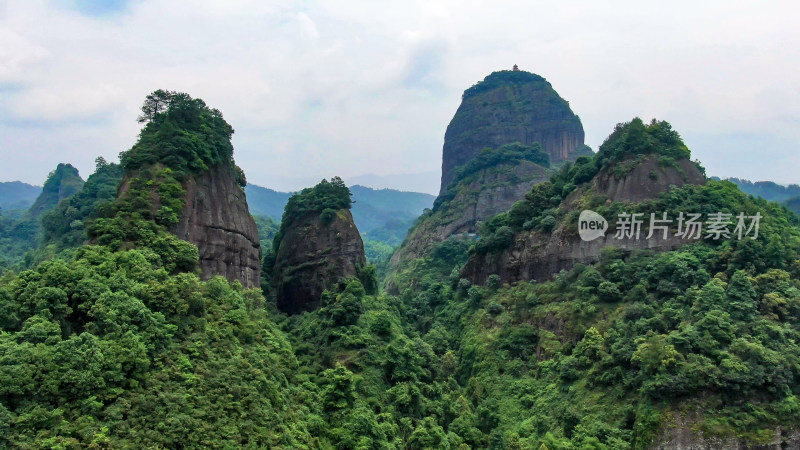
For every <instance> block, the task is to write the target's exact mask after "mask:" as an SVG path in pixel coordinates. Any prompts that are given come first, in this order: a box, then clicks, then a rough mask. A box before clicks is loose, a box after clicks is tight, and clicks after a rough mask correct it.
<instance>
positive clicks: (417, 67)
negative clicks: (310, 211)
mask: <svg viewBox="0 0 800 450" xmlns="http://www.w3.org/2000/svg"><path fill="white" fill-rule="evenodd" d="M789 9H790V7H787V6H782V5H777V4H764V3H760V4H753V3H752V2H747V1H744V0H742V1H732V2H730V1H729V2H701V3H697V2H688V1H678V2H673V3H671V4H670V5H669V6H668V7H666V6H664V5H655V4H646V3H642V2H635V1H626V2H618V3H616V4H615V7H614V8H610V7H608V5H607V4H601V3H598V2H590V1H581V2H558V3H548V4H541V3H530V2H510V3H506V2H503V3H497V2H494V3H487V2H481V1H472V2H466V3H465V2H455V1H445V2H427V1H422V0H412V1H409V2H402V3H397V2H394V3H378V2H371V1H366V0H364V1H346V2H342V1H337V2H331V1H322V2H310V3H303V4H302V5H300V6H298V4H296V3H295V2H288V1H280V2H263V1H257V0H246V1H230V2H219V1H213V0H202V1H201V0H191V1H190V0H181V1H176V2H160V1H156V0H140V1H133V2H131V3H129V4H128V5H127V7H125V8H122V9H121V10H120V11H119V12H117V13H115V14H113V15H110V16H107V17H106V16H103V17H88V16H85V15H82V14H81V13H80V12H79V11H75V10H69V9H65V8H64V7H59V8H56V7H54V4H53V3H48V2H44V1H38V0H31V1H26V2H9V3H6V4H4V5H3V6H2V9H1V10H0V99H2V102H0V136H2V137H0V152H2V153H3V156H7V155H6V153H8V154H11V153H13V154H14V157H13V158H7V160H8V161H9V162H8V163H6V164H4V165H2V166H0V180H6V179H17V178H21V179H23V180H24V181H28V182H36V183H41V181H42V180H43V178H44V177H45V176H46V174H47V172H49V171H50V170H52V168H53V167H55V165H56V164H57V163H58V162H60V161H69V162H73V163H75V164H77V165H78V167H80V168H81V170H82V172H83V174H84V175H88V172H89V171H90V170H91V167H92V164H93V163H92V161H93V159H94V157H95V156H97V155H103V156H104V157H106V158H108V159H114V158H115V156H116V154H117V153H118V152H119V151H120V150H125V149H127V148H128V147H130V145H132V144H133V142H134V141H135V138H136V133H137V124H136V122H135V118H136V116H137V114H138V107H139V105H140V104H141V101H142V99H143V98H144V96H145V95H146V94H147V93H148V92H150V91H152V90H154V89H158V88H166V89H173V90H182V91H186V92H189V93H190V94H191V95H193V96H196V97H200V98H203V99H204V100H205V101H206V102H207V103H208V104H209V105H211V106H213V107H216V108H219V109H220V110H221V111H222V112H223V113H224V114H225V117H226V119H227V120H228V121H229V122H230V123H231V124H232V125H233V127H234V128H235V129H236V134H235V135H234V145H235V147H236V158H237V161H238V162H239V164H240V165H242V166H243V167H244V168H245V170H246V171H247V174H248V179H249V180H251V181H252V182H255V183H258V184H262V185H266V186H269V187H274V188H278V189H297V188H300V187H302V185H301V184H298V183H302V182H305V181H298V180H308V179H311V180H316V179H318V178H321V177H322V176H326V177H329V176H332V175H335V174H338V175H342V176H346V177H347V176H351V177H352V176H355V175H359V174H363V173H376V174H390V173H413V172H427V171H430V170H438V169H439V167H440V165H441V146H442V142H443V136H444V131H445V128H446V126H447V124H448V123H449V121H450V119H451V118H452V115H453V114H454V112H455V110H456V108H457V107H458V104H459V102H460V96H461V92H462V91H463V90H464V89H466V88H467V87H469V86H470V85H472V84H474V83H475V82H476V81H479V80H480V79H482V78H483V77H484V76H486V75H488V74H489V73H490V72H492V71H494V70H498V69H505V68H509V67H510V66H511V65H512V64H515V63H516V64H519V65H520V67H521V68H523V69H525V70H530V71H533V72H536V73H539V74H540V75H543V76H545V77H546V78H547V79H548V80H549V81H551V83H552V84H553V86H554V87H555V89H556V90H557V91H558V92H559V93H560V94H561V95H562V96H563V97H564V98H566V99H567V100H568V101H570V104H571V106H572V107H573V109H574V110H575V112H576V113H577V114H579V115H580V116H581V118H582V120H583V123H584V128H585V129H586V132H587V143H588V144H590V145H592V146H593V147H595V148H596V147H597V146H598V145H599V144H600V143H601V142H602V141H603V139H604V138H605V137H606V136H607V135H608V133H609V132H610V131H611V129H612V128H613V126H614V124H615V123H617V122H621V121H625V120H630V119H631V118H632V117H634V116H637V115H638V116H642V117H644V118H646V119H649V118H650V117H658V118H660V119H666V120H668V121H670V122H672V123H673V125H674V126H675V128H676V129H677V130H678V131H679V132H681V133H682V134H683V135H684V136H685V137H686V138H687V142H688V143H689V144H690V145H692V146H693V150H694V154H695V156H697V157H699V158H700V159H702V160H704V161H707V163H706V165H707V166H708V168H709V172H711V173H715V174H721V175H726V174H727V173H730V174H731V175H738V176H740V177H745V176H749V177H750V178H754V179H766V178H772V179H775V180H777V181H782V182H800V178H798V176H797V174H796V171H795V170H794V167H796V165H794V166H792V165H791V164H790V162H791V160H790V159H787V158H790V157H787V156H786V152H787V149H788V151H791V150H795V151H796V150H797V148H798V146H800V106H798V105H800V101H798V100H800V87H799V86H798V83H797V81H796V74H797V70H796V67H795V65H796V60H797V54H798V51H799V50H800V35H798V34H797V33H796V30H795V26H794V23H795V22H796V21H795V20H794V18H796V13H795V12H793V11H791V10H789ZM9 86H10V87H9ZM3 89H5V90H3ZM742 133H743V134H744V135H747V136H749V137H748V138H747V139H743V138H737V136H741V135H742ZM750 146H755V147H757V148H758V149H759V152H760V153H759V159H760V161H763V162H764V163H763V164H760V165H753V164H751V162H752V161H751V160H752V158H753V157H752V156H749V155H747V153H746V152H745V151H744V149H745V148H750ZM731 148H736V149H737V150H736V151H731V150H730V149H731ZM771 159H774V160H775V161H776V164H774V165H772V166H771V165H770V160H771ZM733 172H737V173H733ZM739 172H745V173H739Z"/></svg>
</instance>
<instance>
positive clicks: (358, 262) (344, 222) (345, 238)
mask: <svg viewBox="0 0 800 450" xmlns="http://www.w3.org/2000/svg"><path fill="white" fill-rule="evenodd" d="M366 263H367V261H366V257H365V256H364V243H363V242H362V240H361V235H360V234H359V232H358V228H356V225H355V222H353V215H352V214H351V213H350V211H349V210H347V209H340V210H339V211H337V212H336V215H335V216H334V218H333V219H332V220H331V221H330V222H329V223H324V222H323V221H322V220H321V219H320V216H319V214H312V215H309V216H307V217H304V218H303V219H300V220H299V221H297V222H296V223H293V224H291V225H289V227H288V228H287V230H286V234H285V235H284V236H283V238H282V239H281V242H280V246H279V247H278V253H277V254H276V255H275V266H274V269H273V279H274V280H275V282H276V292H277V301H278V308H280V309H281V310H282V311H284V312H287V313H289V314H296V313H300V312H303V311H313V310H315V309H317V308H319V307H320V301H321V297H322V292H323V291H324V290H325V289H330V288H332V287H334V286H335V284H336V283H337V282H338V281H339V280H341V279H343V278H348V277H352V276H356V275H357V274H358V269H359V268H360V267H363V266H364V265H366Z"/></svg>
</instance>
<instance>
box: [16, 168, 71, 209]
mask: <svg viewBox="0 0 800 450" xmlns="http://www.w3.org/2000/svg"><path fill="white" fill-rule="evenodd" d="M82 186H83V179H81V177H80V175H79V174H78V169H76V168H75V167H73V166H72V165H71V164H63V163H61V164H59V165H58V166H57V167H56V170H54V171H52V172H50V175H48V176H47V181H45V183H44V186H42V192H41V193H40V194H39V197H37V198H36V201H35V202H34V203H33V205H31V207H30V209H29V210H28V215H29V217H33V218H37V217H39V216H41V215H42V214H44V213H45V212H47V211H48V210H50V209H53V208H55V207H56V205H58V203H59V202H60V201H61V200H64V199H65V198H67V197H69V196H71V195H72V194H74V193H76V192H78V191H79V190H80V189H81V187H82Z"/></svg>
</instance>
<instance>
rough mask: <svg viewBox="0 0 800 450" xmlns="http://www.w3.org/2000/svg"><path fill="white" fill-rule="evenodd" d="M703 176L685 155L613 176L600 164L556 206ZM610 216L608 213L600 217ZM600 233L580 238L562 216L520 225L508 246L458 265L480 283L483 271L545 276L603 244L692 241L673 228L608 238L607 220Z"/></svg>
mask: <svg viewBox="0 0 800 450" xmlns="http://www.w3.org/2000/svg"><path fill="white" fill-rule="evenodd" d="M705 182H706V180H705V176H704V175H703V174H702V173H701V172H700V171H699V169H698V168H697V166H695V165H694V163H692V162H691V161H689V160H686V159H684V160H680V161H678V162H677V167H671V166H667V167H661V166H659V164H658V156H656V155H653V156H649V157H647V158H645V159H644V160H643V161H642V162H641V163H640V164H638V166H636V168H634V169H633V170H632V171H631V172H629V173H628V174H626V175H624V176H622V177H617V176H615V174H614V170H613V167H606V168H604V169H603V170H601V171H600V172H599V173H598V174H597V175H596V176H595V177H594V179H592V180H591V181H590V182H589V183H586V184H585V185H582V186H581V187H579V188H578V189H576V190H575V191H574V192H572V194H570V195H569V196H568V197H567V198H566V199H565V200H564V202H563V204H562V206H561V208H563V209H564V210H565V211H566V212H567V213H569V212H573V211H581V210H582V209H584V208H583V207H582V206H581V205H583V202H584V198H583V195H584V194H587V193H589V194H591V195H593V196H604V197H605V198H606V201H607V202H628V203H638V202H642V201H645V200H649V199H653V198H656V197H658V195H659V194H661V193H662V192H665V191H667V190H669V189H670V186H677V187H680V186H683V185H685V184H705ZM606 219H609V222H610V221H611V220H610V219H612V218H606ZM609 228H610V229H609V230H608V231H607V232H606V234H605V236H603V237H600V238H597V239H595V240H593V241H588V242H585V241H583V240H581V239H580V237H579V236H578V232H577V224H576V223H570V222H568V221H562V222H561V223H559V224H557V225H556V227H555V228H554V229H553V230H552V232H551V233H546V232H543V231H539V230H532V231H521V232H519V233H517V234H516V236H515V238H514V242H513V243H512V244H511V246H510V247H509V248H507V249H505V250H502V251H500V252H493V253H485V254H474V255H472V256H471V257H470V259H469V261H467V264H466V265H465V266H464V269H463V270H462V276H464V277H465V278H468V279H470V280H471V281H472V282H473V283H478V284H483V283H485V282H486V280H487V278H488V277H489V275H492V274H497V275H499V276H500V278H501V279H502V280H503V281H505V282H509V283H514V282H517V281H522V280H539V281H543V280H547V279H549V278H550V277H552V276H553V275H555V274H557V273H558V272H560V271H561V270H569V269H571V268H572V267H573V266H574V265H575V264H578V263H582V264H593V263H596V262H598V261H599V260H600V255H601V252H602V249H603V248H604V247H617V248H620V249H622V250H623V251H625V252H630V251H633V250H644V249H647V250H656V251H667V250H674V249H677V248H679V247H680V246H682V245H684V244H687V243H691V242H695V241H694V240H691V239H682V238H678V237H675V236H674V235H673V234H674V233H673V234H670V236H669V237H668V238H667V239H631V240H619V239H614V231H613V226H611V225H609Z"/></svg>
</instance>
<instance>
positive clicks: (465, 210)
mask: <svg viewBox="0 0 800 450" xmlns="http://www.w3.org/2000/svg"><path fill="white" fill-rule="evenodd" d="M548 176H549V172H548V171H547V169H545V168H544V167H542V166H540V165H538V164H534V163H532V162H530V161H521V162H520V163H518V164H514V165H501V166H498V167H493V168H490V169H486V170H482V171H480V172H478V174H477V175H476V176H474V177H471V178H472V179H471V180H469V181H468V182H465V183H461V184H460V185H459V186H458V189H456V194H455V196H454V197H453V198H452V199H451V200H449V201H447V202H445V203H444V204H443V205H442V206H441V207H440V208H439V209H437V210H436V211H435V212H434V214H433V216H431V218H430V219H429V220H425V221H423V222H422V223H420V224H419V226H418V227H417V228H416V229H414V231H412V233H411V235H410V236H409V238H408V240H407V241H406V244H405V245H404V246H403V247H402V248H400V249H399V250H398V251H397V252H395V254H394V255H393V256H392V264H393V265H397V264H398V263H399V262H400V261H401V260H404V259H414V258H419V257H420V256H422V255H423V254H424V253H425V252H426V251H427V250H428V249H430V248H431V247H432V246H434V245H436V244H437V243H439V242H442V241H444V240H445V239H447V238H448V237H450V236H453V235H457V234H463V233H467V234H470V233H476V232H477V231H478V223H479V222H481V221H483V220H486V219H487V218H489V217H492V216H494V215H496V214H499V213H501V212H505V211H507V210H508V209H509V208H511V206H512V205H513V204H514V202H516V201H517V200H519V199H521V198H522V197H523V196H524V195H525V193H526V192H528V191H529V190H530V189H531V187H533V185H534V184H536V183H540V182H542V181H545V180H546V179H547V177H548ZM512 179H513V180H514V182H513V183H510V182H508V181H509V180H512Z"/></svg>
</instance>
